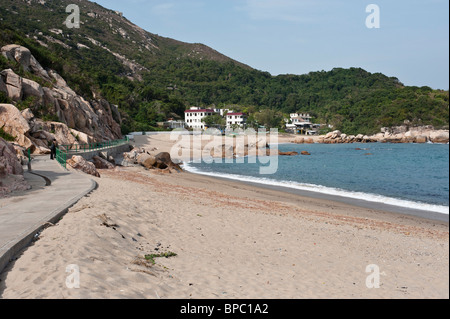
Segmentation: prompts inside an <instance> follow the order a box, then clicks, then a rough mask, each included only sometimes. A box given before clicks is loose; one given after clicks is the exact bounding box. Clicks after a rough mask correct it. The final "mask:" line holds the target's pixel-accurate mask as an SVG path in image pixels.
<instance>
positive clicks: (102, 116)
mask: <svg viewBox="0 0 450 319" xmlns="http://www.w3.org/2000/svg"><path fill="white" fill-rule="evenodd" d="M1 53H2V55H3V56H4V57H6V58H7V59H9V60H12V61H15V62H17V63H19V64H20V65H21V66H22V68H23V69H24V70H25V71H26V72H30V73H32V74H33V75H34V76H36V77H39V78H40V79H42V83H48V87H45V86H42V85H41V84H39V83H38V82H36V81H34V80H31V79H26V78H22V77H20V76H19V75H17V74H15V73H14V71H13V70H11V69H7V70H3V71H1V72H0V91H2V92H4V93H5V94H6V96H7V97H8V98H9V99H10V100H12V101H13V102H14V103H17V102H20V101H23V100H25V99H27V100H28V99H31V100H32V101H33V104H34V106H32V107H31V109H27V110H25V111H24V112H22V116H20V117H19V116H17V115H16V113H17V112H18V110H17V109H15V110H14V109H13V108H15V105H12V104H10V105H9V106H7V107H6V106H3V105H2V106H3V108H2V110H0V117H3V118H6V116H7V117H8V118H9V119H11V118H12V116H14V121H13V122H9V124H8V127H9V128H8V130H10V131H12V132H14V133H13V134H11V135H12V136H14V137H16V138H17V141H16V142H17V143H18V144H20V145H21V146H23V147H26V148H27V149H28V148H31V149H32V151H33V152H37V153H43V152H44V153H45V152H47V151H48V150H47V149H46V146H45V145H47V142H48V140H49V138H56V139H57V141H58V142H59V144H77V143H92V142H97V141H107V140H115V139H120V138H122V133H121V128H120V124H121V121H122V120H121V117H120V112H119V110H118V108H117V106H114V105H111V104H110V103H108V101H106V100H104V99H95V100H92V101H86V100H85V99H84V98H83V97H81V96H79V95H78V94H77V93H76V92H75V91H74V90H72V89H71V88H70V87H69V86H68V84H67V83H66V81H65V80H64V79H63V78H62V77H61V76H60V75H59V74H58V73H56V72H55V71H53V70H45V69H44V68H43V67H42V66H41V65H40V64H39V62H38V61H37V60H36V59H35V58H34V57H33V55H32V54H31V52H30V51H29V50H28V49H27V48H25V47H22V46H19V45H7V46H4V47H3V48H2V49H1ZM40 82H41V81H40ZM43 85H44V84H43ZM33 108H37V109H33ZM5 112H8V113H9V114H7V115H4V113H5ZM12 113H14V114H12ZM19 113H20V112H19ZM35 115H38V116H37V117H39V116H42V115H46V116H47V117H53V118H55V119H58V120H59V123H58V122H55V121H53V122H45V121H43V120H41V119H39V118H36V116H35ZM0 121H1V120H0ZM2 122H5V121H4V120H3V121H2ZM25 122H27V123H28V127H29V128H28V127H27V125H26V124H25ZM0 126H2V124H1V122H0ZM15 126H18V127H15ZM24 127H25V128H26V129H24ZM5 131H6V130H5ZM16 133H17V134H16ZM9 134H10V133H9ZM71 136H72V137H74V138H72V137H71ZM24 137H25V138H24ZM36 139H37V140H40V141H36ZM47 147H48V145H47Z"/></svg>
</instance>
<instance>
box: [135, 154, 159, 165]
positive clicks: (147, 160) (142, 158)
mask: <svg viewBox="0 0 450 319" xmlns="http://www.w3.org/2000/svg"><path fill="white" fill-rule="evenodd" d="M137 162H138V164H139V165H141V166H144V167H145V168H148V169H152V168H153V167H154V166H155V165H156V158H155V157H154V156H152V155H150V154H147V153H142V154H140V155H139V156H138V158H137Z"/></svg>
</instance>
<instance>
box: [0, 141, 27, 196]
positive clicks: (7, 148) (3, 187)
mask: <svg viewBox="0 0 450 319" xmlns="http://www.w3.org/2000/svg"><path fill="white" fill-rule="evenodd" d="M30 188H31V187H30V185H29V184H28V183H27V182H26V181H25V179H24V177H23V168H22V164H21V162H20V160H19V159H18V158H17V155H16V150H15V148H14V147H13V145H11V144H10V143H8V142H6V141H5V140H4V139H2V138H0V197H3V196H5V195H6V194H8V193H11V192H14V191H24V190H28V189H30Z"/></svg>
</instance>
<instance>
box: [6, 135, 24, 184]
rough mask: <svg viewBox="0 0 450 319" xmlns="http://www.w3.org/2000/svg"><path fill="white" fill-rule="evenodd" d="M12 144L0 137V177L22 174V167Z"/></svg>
mask: <svg viewBox="0 0 450 319" xmlns="http://www.w3.org/2000/svg"><path fill="white" fill-rule="evenodd" d="M16 154H17V153H16V150H15V149H14V146H12V144H10V143H8V142H6V141H5V140H4V139H2V138H1V137H0V177H5V176H6V175H22V174H23V168H22V165H21V163H20V161H19V159H18V158H17V155H16Z"/></svg>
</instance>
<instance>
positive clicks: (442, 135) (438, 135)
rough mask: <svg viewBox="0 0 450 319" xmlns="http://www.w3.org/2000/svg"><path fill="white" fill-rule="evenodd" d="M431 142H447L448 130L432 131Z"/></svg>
mask: <svg viewBox="0 0 450 319" xmlns="http://www.w3.org/2000/svg"><path fill="white" fill-rule="evenodd" d="M430 141H431V142H433V143H442V144H447V143H448V142H449V131H434V132H432V133H431V134H430Z"/></svg>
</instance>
